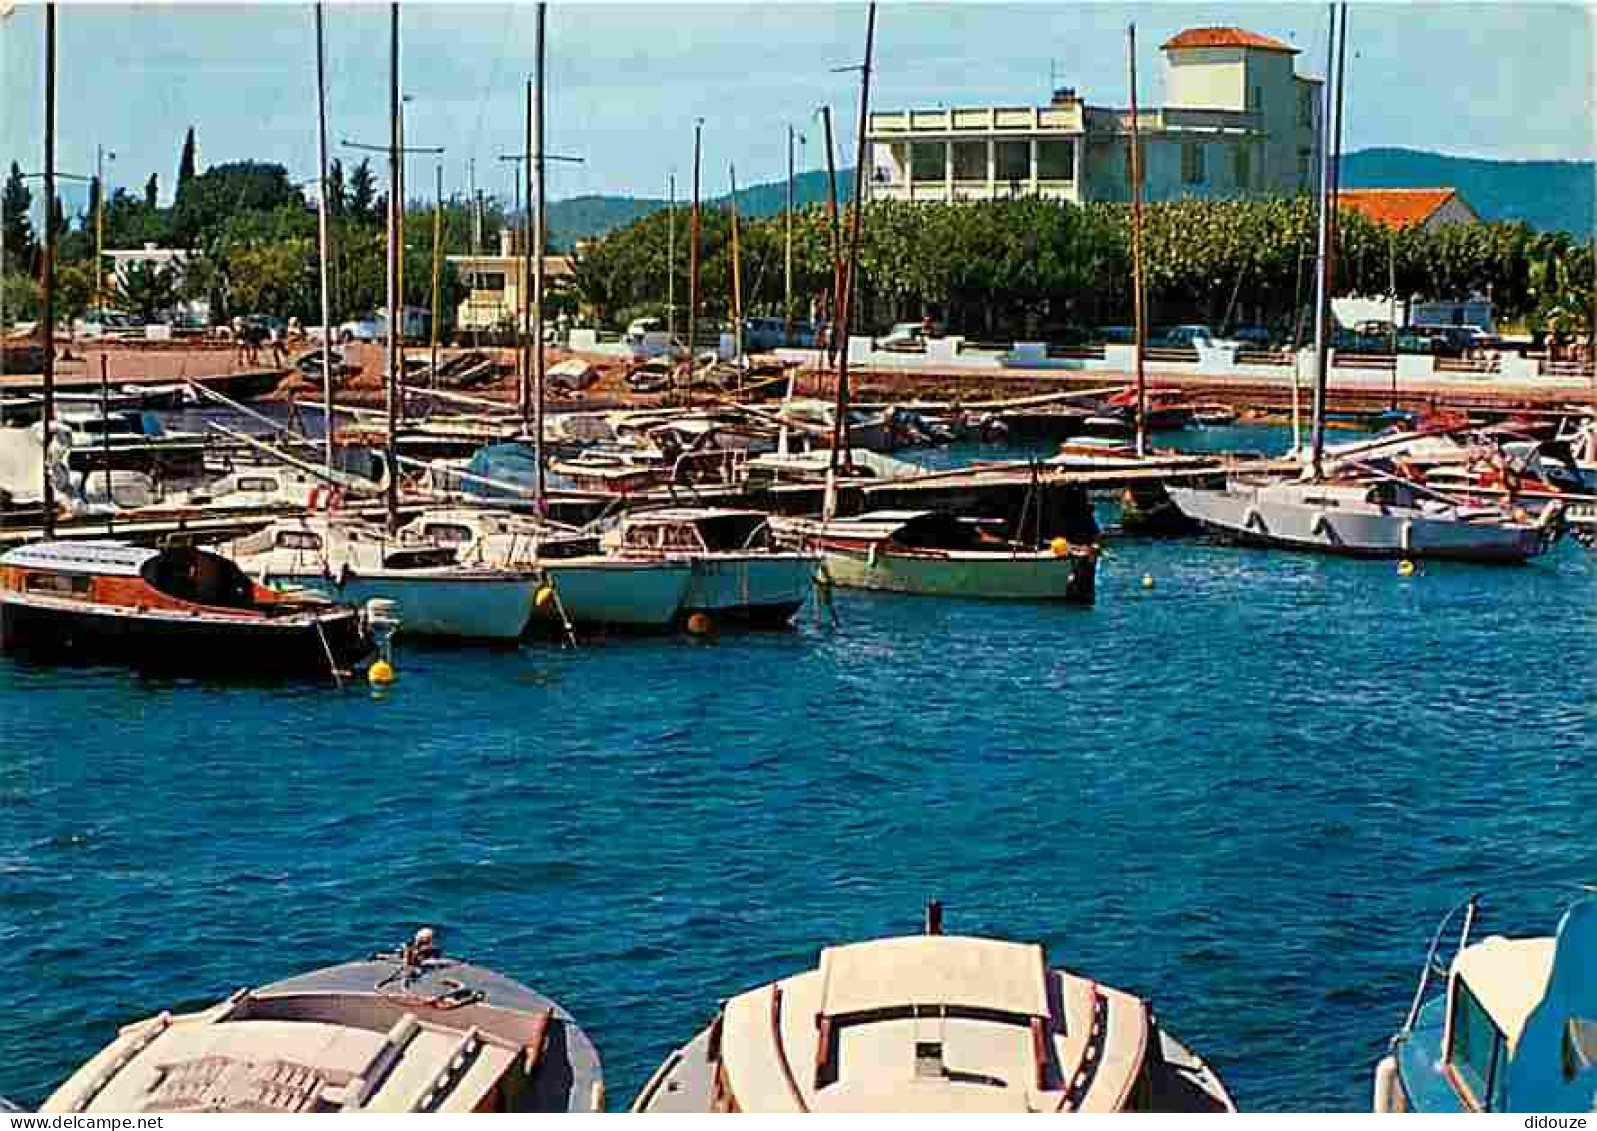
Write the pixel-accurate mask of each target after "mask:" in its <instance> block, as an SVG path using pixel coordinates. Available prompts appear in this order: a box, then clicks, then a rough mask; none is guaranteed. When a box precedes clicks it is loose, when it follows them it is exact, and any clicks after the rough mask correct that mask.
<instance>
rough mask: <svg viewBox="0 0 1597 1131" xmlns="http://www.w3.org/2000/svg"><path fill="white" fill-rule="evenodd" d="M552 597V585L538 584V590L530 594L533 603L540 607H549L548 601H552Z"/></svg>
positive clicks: (553, 596) (553, 594) (553, 595)
mask: <svg viewBox="0 0 1597 1131" xmlns="http://www.w3.org/2000/svg"><path fill="white" fill-rule="evenodd" d="M554 599H555V587H554V586H553V585H540V586H538V592H536V593H534V594H533V596H532V600H533V603H534V604H536V605H537V606H538V607H539V608H540V609H547V608H548V607H549V602H550V601H553V600H554Z"/></svg>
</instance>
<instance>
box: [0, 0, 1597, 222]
mask: <svg viewBox="0 0 1597 1131" xmlns="http://www.w3.org/2000/svg"><path fill="white" fill-rule="evenodd" d="M4 7H5V3H4V2H3V0H0V9H3V8H4ZM1594 13H1597V9H1594V8H1592V7H1588V6H1586V5H1583V4H1534V3H1495V4H1491V3H1488V4H1478V3H1477V4H1452V3H1411V4H1399V3H1373V2H1372V3H1354V4H1353V5H1352V8H1351V16H1350V18H1349V24H1348V40H1349V59H1348V95H1347V105H1346V110H1345V116H1346V123H1347V124H1346V143H1345V144H1346V148H1347V149H1348V150H1349V151H1352V150H1357V149H1362V148H1367V147H1371V146H1405V147H1410V148H1417V149H1430V150H1435V151H1439V152H1444V153H1452V154H1460V155H1467V156H1484V157H1496V158H1505V159H1549V158H1551V159H1590V158H1592V157H1593V156H1594V153H1597V141H1594V136H1593V130H1594V121H1597V115H1594V113H1593V107H1592V100H1593V71H1592V60H1593V53H1594V43H1597V39H1594V31H1593V16H1594ZM313 20H314V17H313V14H312V9H311V8H310V7H309V6H307V5H304V4H288V3H258V4H234V5H217V4H193V3H164V4H99V5H92V6H91V5H88V4H79V3H64V4H62V5H60V6H59V8H58V15H57V28H58V71H57V73H58V79H57V85H58V99H59V106H58V112H57V134H58V139H57V146H58V156H57V167H58V168H59V169H60V170H62V171H63V172H68V173H78V174H83V175H90V174H92V173H93V172H94V164H95V152H96V146H101V147H103V148H104V149H105V150H107V151H111V152H114V153H115V154H116V158H115V160H114V161H112V162H111V163H110V164H109V165H108V166H107V169H108V172H107V179H108V181H109V183H110V184H111V185H112V186H113V187H114V186H118V185H125V186H127V187H128V188H129V189H130V190H133V191H138V190H140V189H142V186H143V184H144V182H145V180H146V179H147V178H148V177H149V175H150V174H151V173H152V172H153V173H156V174H158V175H159V178H160V185H161V195H162V199H163V201H165V200H168V199H169V198H170V195H171V192H172V188H173V181H174V179H175V176H176V169H177V163H178V153H179V150H180V147H181V144H182V139H183V134H184V131H185V130H186V129H187V128H188V127H189V126H191V125H192V126H193V127H194V128H195V131H196V135H197V139H198V148H199V164H200V167H201V168H202V169H203V168H204V167H205V166H207V165H210V164H215V163H221V162H226V161H237V160H245V159H255V160H263V161H272V162H278V163H281V164H283V165H286V166H287V167H288V169H289V171H290V174H291V175H292V176H293V177H294V178H295V179H303V180H313V179H314V178H315V175H316V116H315V114H316V105H315V82H316V77H315V76H316V72H315V33H314V22H313ZM388 20H389V17H388V5H387V4H332V5H329V6H328V8H327V9H326V42H327V54H328V114H329V132H330V135H331V138H332V146H333V150H332V156H336V157H341V158H343V159H344V161H345V164H346V166H347V165H349V164H352V163H353V162H354V161H356V160H358V159H359V157H360V156H361V155H360V154H359V153H357V152H355V151H353V150H350V149H348V148H346V147H344V146H343V145H342V144H341V143H342V142H343V141H344V140H353V141H362V142H368V143H383V142H385V141H386V139H387V127H386V113H387V101H388ZM547 21H548V22H547V49H548V57H549V63H548V65H549V77H548V106H547V115H548V138H547V142H546V151H547V152H550V153H560V154H567V155H572V156H578V157H581V158H582V159H583V161H582V163H581V164H564V163H563V164H557V165H553V166H552V167H551V172H550V183H549V191H550V195H551V197H552V198H557V199H558V198H563V197H569V196H577V195H583V194H588V193H620V194H628V195H636V196H655V197H663V196H665V195H666V184H667V178H668V176H670V175H671V174H672V173H674V174H675V175H676V182H677V193H678V196H679V197H681V196H685V195H686V193H687V192H688V178H689V177H690V176H691V166H692V147H693V125H694V121H695V119H697V118H703V119H704V174H703V176H704V191H705V194H706V195H716V194H719V193H721V192H724V191H725V190H726V188H727V183H728V175H729V174H728V166H729V165H732V164H735V165H736V167H737V176H738V182H739V185H740V186H746V185H750V184H756V183H760V182H763V181H773V180H778V179H780V178H781V177H783V176H784V175H785V171H786V161H787V149H786V145H787V134H786V131H787V126H788V125H790V124H791V125H793V126H794V127H795V128H796V129H797V130H798V131H799V132H800V133H801V134H802V135H803V136H804V138H805V142H806V144H805V145H803V146H801V147H800V148H799V150H798V153H799V159H798V164H799V167H800V168H801V169H804V168H824V166H825V157H824V152H823V150H822V147H821V132H820V124H819V121H818V119H817V117H816V110H817V107H819V106H820V105H821V104H822V103H829V104H830V105H831V106H832V108H833V109H832V113H833V122H834V128H835V129H836V130H837V133H838V135H839V136H838V143H837V144H838V148H839V152H840V154H842V155H844V156H842V157H841V159H840V164H844V165H847V164H851V163H852V153H853V144H854V143H853V136H854V125H853V123H854V118H855V114H856V112H857V110H856V107H857V97H858V77H857V74H856V73H851V72H840V71H838V70H836V68H840V67H846V66H849V65H851V64H855V63H857V62H858V61H859V59H860V57H861V55H862V52H863V45H864V32H865V7H864V5H862V4H843V3H837V4H832V3H802V4H748V3H737V2H725V3H711V4H704V3H700V4H668V3H650V4H637V3H598V2H570V3H554V4H551V5H550V6H549V10H548V16H547ZM1129 22H1135V23H1136V25H1137V28H1138V31H1137V37H1138V44H1139V67H1138V70H1139V85H1140V86H1141V89H1140V91H1139V97H1140V99H1141V101H1142V102H1143V104H1144V105H1151V106H1157V105H1159V104H1160V102H1161V100H1162V93H1163V77H1164V76H1163V70H1164V67H1163V60H1162V57H1161V56H1160V54H1159V52H1158V45H1159V44H1160V43H1162V42H1163V41H1164V40H1165V39H1167V38H1168V37H1169V36H1171V35H1173V34H1175V33H1176V32H1177V31H1179V30H1181V29H1182V28H1186V27H1194V26H1210V25H1240V26H1242V27H1246V28H1248V29H1250V30H1253V31H1258V32H1262V33H1264V34H1267V35H1271V36H1275V37H1276V38H1279V39H1282V40H1285V41H1287V42H1290V43H1292V44H1293V45H1295V46H1297V47H1300V48H1302V50H1303V54H1302V55H1300V56H1299V57H1298V59H1297V65H1298V69H1299V72H1300V73H1307V74H1313V75H1322V74H1323V73H1324V70H1325V55H1326V51H1325V47H1326V43H1325V41H1326V8H1325V6H1324V5H1322V4H1309V3H1292V4H1282V3H1263V2H1233V3H1229V4H1192V3H1173V2H1172V3H1154V4H1133V5H1126V4H1115V3H1023V4H1014V3H997V2H978V0H970V2H966V3H957V4H947V3H918V2H910V0H898V2H887V3H883V4H882V5H881V6H880V7H879V8H878V14H877V29H876V69H875V71H874V74H873V79H872V92H871V103H872V106H873V108H875V109H878V110H888V109H896V108H907V107H936V106H939V105H974V106H985V105H1027V104H1031V103H1033V102H1036V103H1044V102H1046V101H1047V97H1048V93H1049V90H1050V88H1051V84H1057V85H1061V86H1073V87H1075V88H1076V89H1077V91H1078V92H1080V94H1081V95H1082V96H1083V97H1084V98H1085V99H1086V100H1087V101H1088V102H1089V103H1092V104H1109V105H1124V104H1125V103H1126V101H1127V79H1126V56H1125V29H1126V25H1127V24H1128V23H1129ZM43 28H44V19H43V9H42V7H40V6H38V5H28V4H23V5H21V6H19V7H17V8H15V9H14V10H13V11H12V12H11V14H10V16H9V17H8V18H5V19H3V20H0V91H3V98H0V159H3V160H4V161H5V163H6V165H7V167H9V164H10V162H11V161H12V160H18V161H19V162H20V164H21V165H22V167H23V168H24V170H25V171H33V170H36V169H38V168H40V167H41V165H42V162H43V158H42V149H43V140H42V138H43V97H44V96H43V80H42V74H43V70H42V59H43V50H44V48H43V43H44V31H43ZM534 28H535V17H534V8H533V6H532V5H531V4H530V3H527V4H468V3H458V4H457V3H432V4H424V3H411V4H406V5H405V6H404V7H403V8H402V11H401V66H400V71H401V83H402V86H403V89H404V91H405V93H406V94H407V95H408V96H409V97H410V98H411V102H410V104H409V105H408V106H407V109H406V126H405V129H406V140H407V143H408V144H413V145H428V146H437V145H441V146H444V147H445V149H446V151H447V152H446V153H445V154H444V156H443V157H442V158H430V157H429V158H416V159H414V160H413V161H412V163H411V164H410V167H409V169H410V171H409V174H408V176H409V183H410V187H411V190H412V191H411V193H410V195H412V196H415V195H418V192H417V188H418V186H420V185H422V184H424V183H425V185H426V186H428V187H429V188H430V186H431V185H432V183H433V179H434V173H433V165H434V164H435V163H436V162H438V161H441V162H442V164H443V168H444V179H445V193H446V195H453V194H455V193H464V192H465V191H467V189H468V186H469V185H470V184H471V183H473V172H472V168H471V162H472V161H473V160H474V161H475V173H474V179H475V184H476V185H477V187H479V188H482V189H484V190H485V191H487V192H490V193H498V194H500V195H502V196H505V197H508V196H509V195H510V186H511V185H512V184H513V183H514V182H513V180H512V172H511V169H512V167H511V166H510V165H509V164H507V163H505V162H502V161H500V160H499V159H498V158H499V155H501V154H504V153H511V152H516V151H519V150H521V149H522V148H524V124H523V122H524V113H525V105H526V94H525V83H526V81H527V79H528V77H529V76H530V74H531V71H532V68H533V66H534V61H533V58H534V52H533V42H534V34H535V32H534ZM382 164H383V162H382V161H381V160H377V161H374V162H373V165H374V166H381V165H382ZM64 195H65V194H64ZM68 199H69V200H70V199H72V197H71V196H68Z"/></svg>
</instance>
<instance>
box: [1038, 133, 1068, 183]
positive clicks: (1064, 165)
mask: <svg viewBox="0 0 1597 1131" xmlns="http://www.w3.org/2000/svg"><path fill="white" fill-rule="evenodd" d="M1037 179H1038V180H1041V181H1073V180H1075V179H1076V143H1075V142H1074V141H1069V140H1065V139H1059V138H1049V139H1047V140H1044V141H1039V142H1038V143H1037Z"/></svg>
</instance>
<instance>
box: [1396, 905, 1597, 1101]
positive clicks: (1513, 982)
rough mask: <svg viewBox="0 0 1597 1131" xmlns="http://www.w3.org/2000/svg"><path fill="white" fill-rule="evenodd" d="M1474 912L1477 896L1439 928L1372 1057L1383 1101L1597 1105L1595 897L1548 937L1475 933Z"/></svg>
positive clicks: (1566, 917) (1569, 912) (1568, 914)
mask: <svg viewBox="0 0 1597 1131" xmlns="http://www.w3.org/2000/svg"><path fill="white" fill-rule="evenodd" d="M1478 910H1479V899H1478V897H1475V896H1471V897H1470V898H1469V899H1468V900H1466V901H1465V902H1464V903H1462V904H1460V905H1459V906H1458V907H1455V908H1454V909H1453V910H1452V911H1449V912H1448V913H1447V915H1446V916H1445V917H1444V918H1443V919H1442V922H1441V925H1440V926H1438V927H1437V929H1436V933H1435V935H1434V936H1432V938H1431V944H1430V948H1429V950H1428V951H1427V953H1426V955H1425V965H1424V967H1423V969H1422V970H1421V973H1420V982H1419V988H1418V989H1417V990H1416V991H1415V993H1414V1001H1413V1004H1412V1005H1411V1006H1410V1007H1409V1012H1408V1017H1407V1018H1406V1019H1405V1020H1404V1022H1403V1026H1402V1028H1401V1029H1399V1030H1398V1032H1397V1035H1396V1036H1394V1037H1393V1038H1392V1049H1391V1052H1390V1053H1389V1054H1388V1055H1387V1056H1385V1057H1384V1058H1382V1060H1381V1061H1380V1063H1379V1064H1377V1065H1376V1069H1375V1102H1374V1109H1375V1111H1376V1112H1377V1113H1395V1112H1420V1113H1424V1114H1444V1113H1445V1114H1448V1115H1455V1114H1460V1113H1467V1112H1539V1111H1557V1112H1577V1111H1579V1112H1586V1111H1597V898H1594V897H1593V896H1591V895H1589V894H1588V895H1586V896H1583V897H1581V898H1580V899H1578V900H1576V901H1575V903H1574V904H1573V905H1571V906H1570V907H1569V909H1568V910H1567V911H1566V912H1565V913H1564V916H1563V918H1562V919H1561V920H1560V921H1559V924H1558V929H1557V931H1556V932H1555V933H1554V934H1553V935H1552V936H1551V937H1547V936H1542V937H1538V938H1505V937H1504V936H1502V935H1491V936H1489V937H1487V938H1483V939H1479V940H1476V939H1474V938H1472V935H1473V933H1474V928H1475V920H1476V918H1477V914H1478ZM1460 919H1462V926H1461V927H1456V926H1455V924H1456V923H1457V921H1458V920H1460ZM1455 929H1456V930H1458V931H1459V934H1458V936H1457V937H1458V949H1457V950H1456V951H1455V953H1454V954H1453V958H1452V961H1451V962H1449V963H1448V964H1447V965H1446V966H1443V965H1442V964H1441V963H1440V961H1439V960H1438V956H1439V954H1440V953H1441V947H1442V945H1443V940H1444V938H1445V937H1450V936H1451V932H1452V931H1453V930H1455ZM1527 1125H1528V1124H1527Z"/></svg>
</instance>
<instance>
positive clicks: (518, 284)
mask: <svg viewBox="0 0 1597 1131" xmlns="http://www.w3.org/2000/svg"><path fill="white" fill-rule="evenodd" d="M517 237H518V234H517V233H516V232H514V231H512V230H510V229H508V228H506V229H504V230H502V231H500V233H499V254H498V255H451V256H449V257H448V259H449V262H450V263H453V264H454V265H455V270H457V271H458V272H459V273H460V282H461V285H462V286H464V287H465V288H466V298H465V301H464V302H462V303H461V304H460V307H459V309H458V310H457V311H456V313H455V326H456V327H457V328H458V329H461V330H479V331H485V332H486V331H494V330H504V329H509V328H511V327H514V326H517V325H519V324H520V322H521V289H522V279H523V278H524V277H525V275H526V266H527V261H526V257H525V256H524V255H523V254H522V247H523V246H524V245H523V243H522V241H521V240H520V239H518V238H517ZM543 275H544V284H545V286H547V287H549V288H550V290H551V291H553V290H555V289H556V288H566V287H570V286H571V285H572V279H573V275H572V270H571V257H570V256H566V255H545V256H544V257H543Z"/></svg>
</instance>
